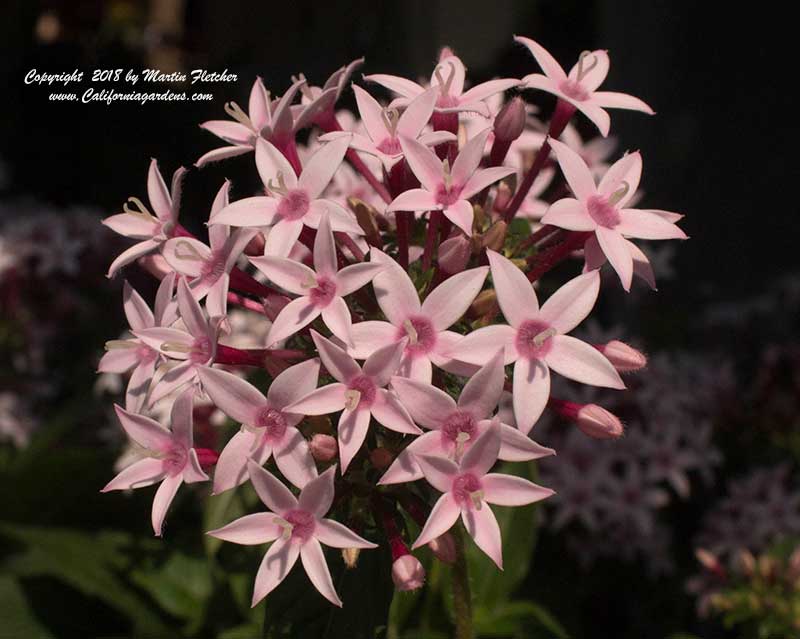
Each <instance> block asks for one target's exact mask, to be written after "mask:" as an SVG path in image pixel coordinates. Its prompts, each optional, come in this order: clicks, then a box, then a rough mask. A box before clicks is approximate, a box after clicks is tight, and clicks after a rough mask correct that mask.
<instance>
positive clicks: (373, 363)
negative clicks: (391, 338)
mask: <svg viewBox="0 0 800 639" xmlns="http://www.w3.org/2000/svg"><path fill="white" fill-rule="evenodd" d="M406 344H407V341H406V340H402V341H399V342H396V343H394V344H386V345H385V346H382V347H381V348H379V349H378V350H376V351H375V352H374V353H372V354H371V355H370V356H369V357H367V361H366V362H364V367H363V372H364V375H368V376H369V377H371V378H372V381H373V382H374V383H375V385H376V386H377V387H378V388H383V387H384V386H386V384H388V383H389V379H391V377H392V375H394V373H395V371H396V370H397V368H398V367H399V366H400V359H401V358H402V357H403V349H404V348H405V346H406Z"/></svg>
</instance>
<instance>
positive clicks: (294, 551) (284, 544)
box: [252, 537, 300, 606]
mask: <svg viewBox="0 0 800 639" xmlns="http://www.w3.org/2000/svg"><path fill="white" fill-rule="evenodd" d="M299 556H300V544H296V543H292V540H291V539H288V540H284V539H283V538H281V537H279V538H278V539H277V540H276V541H275V542H274V543H273V544H272V545H271V546H270V547H269V550H268V551H267V554H266V555H264V559H262V560H261V565H260V566H259V568H258V573H257V574H256V581H255V584H254V586H253V600H252V605H253V606H255V605H256V604H257V603H258V602H259V601H261V600H262V599H263V598H264V597H266V596H267V595H268V594H269V593H271V592H272V591H273V590H275V588H276V587H277V586H278V584H280V583H281V582H282V581H283V580H284V579H285V578H286V575H288V574H289V571H290V570H291V569H292V567H293V566H294V565H295V563H296V562H297V558H298V557H299Z"/></svg>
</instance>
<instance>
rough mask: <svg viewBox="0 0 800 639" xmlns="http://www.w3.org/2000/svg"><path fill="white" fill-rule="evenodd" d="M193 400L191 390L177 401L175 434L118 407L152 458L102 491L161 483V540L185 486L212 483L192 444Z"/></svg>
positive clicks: (157, 522)
mask: <svg viewBox="0 0 800 639" xmlns="http://www.w3.org/2000/svg"><path fill="white" fill-rule="evenodd" d="M193 397H194V391H193V390H192V389H188V390H186V391H185V392H184V393H182V394H181V395H180V396H179V397H178V398H177V399H176V400H175V403H174V404H173V406H172V417H171V420H172V430H171V431H168V430H166V429H165V428H163V427H162V426H161V425H160V424H159V423H158V422H156V421H155V420H153V419H150V418H149V417H145V416H144V415H137V414H135V413H129V412H128V411H126V410H124V409H123V408H121V407H120V406H114V409H115V410H116V411H117V417H118V418H119V423H120V424H122V427H123V428H124V429H125V432H126V433H127V434H128V436H129V437H130V438H131V439H132V440H133V441H134V442H136V443H137V444H138V445H139V446H141V447H142V448H144V449H146V451H147V453H148V455H149V456H148V457H146V458H145V459H141V460H139V461H137V462H135V463H134V464H132V465H130V466H128V467H127V468H126V469H125V470H123V471H122V472H121V473H120V474H119V475H117V476H116V477H114V479H112V480H111V481H110V482H108V484H107V485H106V486H105V488H103V490H102V491H101V492H104V493H105V492H108V491H109V490H130V489H132V488H142V487H144V486H150V485H151V484H155V483H156V482H161V485H160V486H159V487H158V490H157V491H156V495H155V498H154V499H153V513H152V521H153V531H154V532H155V534H156V536H157V537H160V536H161V529H162V525H163V523H164V516H165V515H166V514H167V510H168V509H169V506H170V504H171V503H172V499H173V498H174V497H175V493H177V492H178V488H180V486H181V484H182V483H183V482H186V483H187V484H191V483H194V482H198V481H206V480H208V475H206V474H205V473H204V472H203V469H202V468H200V462H199V461H198V459H197V451H195V449H194V445H193V443H192V400H193Z"/></svg>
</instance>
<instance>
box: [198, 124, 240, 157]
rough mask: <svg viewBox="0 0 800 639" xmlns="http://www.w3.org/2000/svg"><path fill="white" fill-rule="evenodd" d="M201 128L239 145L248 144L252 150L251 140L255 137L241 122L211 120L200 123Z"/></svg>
mask: <svg viewBox="0 0 800 639" xmlns="http://www.w3.org/2000/svg"><path fill="white" fill-rule="evenodd" d="M200 128H201V129H205V130H206V131H208V132H209V133H211V134H213V135H216V136H217V137H218V138H222V139H223V140H225V141H226V142H229V143H231V144H235V145H237V146H242V145H247V146H248V147H249V148H250V150H252V148H253V147H252V146H250V140H251V139H252V138H253V132H252V131H251V130H250V129H249V128H247V127H246V126H245V125H244V124H240V123H239V122H231V121H230V120H209V121H207V122H203V123H202V124H201V125H200Z"/></svg>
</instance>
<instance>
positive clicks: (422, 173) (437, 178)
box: [398, 135, 444, 193]
mask: <svg viewBox="0 0 800 639" xmlns="http://www.w3.org/2000/svg"><path fill="white" fill-rule="evenodd" d="M398 139H399V140H400V147H401V148H402V149H403V155H404V156H405V158H406V162H408V166H409V167H410V168H411V170H412V172H413V173H414V175H415V176H416V177H417V179H418V180H419V181H420V184H422V186H423V187H425V188H426V189H427V190H428V191H431V192H432V193H436V191H437V189H438V188H439V186H440V185H441V184H443V183H444V168H443V167H442V161H441V160H440V159H439V158H438V157H436V154H435V153H434V152H433V151H431V150H430V149H429V148H428V147H427V146H425V145H424V144H421V143H420V142H417V141H416V140H412V139H411V138H408V137H405V136H402V135H401V136H399V137H398Z"/></svg>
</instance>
